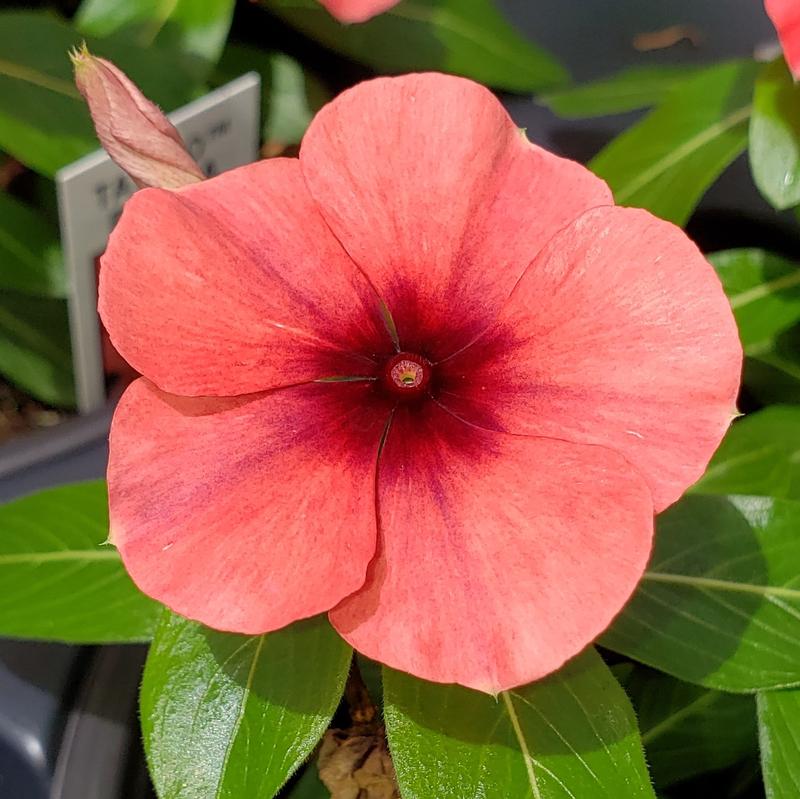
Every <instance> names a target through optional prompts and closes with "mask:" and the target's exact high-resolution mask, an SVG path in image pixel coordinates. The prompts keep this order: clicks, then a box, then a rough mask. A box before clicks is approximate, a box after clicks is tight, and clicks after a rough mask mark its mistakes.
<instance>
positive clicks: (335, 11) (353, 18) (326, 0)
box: [319, 0, 400, 22]
mask: <svg viewBox="0 0 800 799" xmlns="http://www.w3.org/2000/svg"><path fill="white" fill-rule="evenodd" d="M319 2H320V3H322V5H323V6H325V8H327V9H328V11H330V13H331V14H332V15H333V16H334V17H336V19H338V20H339V21H340V22H366V21H367V20H368V19H372V17H375V16H377V15H378V14H382V13H383V12H384V11H387V10H388V9H390V8H391V7H392V6H396V5H397V4H398V3H399V2H400V0H319Z"/></svg>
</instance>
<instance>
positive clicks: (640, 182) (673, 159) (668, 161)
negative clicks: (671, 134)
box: [614, 104, 753, 203]
mask: <svg viewBox="0 0 800 799" xmlns="http://www.w3.org/2000/svg"><path fill="white" fill-rule="evenodd" d="M752 109H753V106H752V105H750V104H748V105H746V106H742V107H741V108H737V109H736V110H735V111H731V112H730V113H729V114H728V115H727V116H725V117H723V118H722V119H720V120H717V122H715V123H714V124H713V125H709V126H708V127H707V128H705V129H704V130H701V131H700V132H699V133H696V134H695V135H694V136H692V137H691V138H690V139H689V140H688V141H685V142H684V143H683V144H682V145H680V146H679V147H676V148H675V149H674V150H671V151H670V152H669V153H668V154H667V155H665V156H664V157H663V158H661V159H659V160H658V161H656V163H654V164H653V165H652V166H651V167H649V168H648V169H645V170H644V171H643V172H640V173H639V174H638V175H637V176H636V177H635V178H634V179H633V180H632V181H631V182H630V183H628V185H627V186H625V187H623V188H621V189H618V190H617V191H616V192H615V195H614V196H615V199H616V201H617V202H618V203H623V202H625V201H626V200H628V199H630V197H631V196H632V195H634V194H635V193H636V192H637V191H639V190H640V189H641V188H643V187H644V186H646V185H647V184H648V183H652V182H653V181H654V180H656V178H659V177H661V175H663V174H664V173H665V172H667V170H669V169H671V168H672V167H673V166H675V164H678V163H680V162H681V161H682V160H684V159H685V158H688V157H689V156H690V155H692V154H693V153H694V152H696V151H697V150H699V149H700V148H701V147H703V146H704V145H706V144H708V143H709V142H711V141H713V140H714V139H715V138H717V137H718V136H721V135H722V134H723V133H726V132H727V131H728V130H730V129H731V128H734V127H736V125H738V124H739V123H741V122H744V121H745V120H746V119H747V118H748V117H749V116H750V113H751V112H752Z"/></svg>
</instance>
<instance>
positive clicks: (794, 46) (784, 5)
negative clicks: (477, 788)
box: [764, 0, 800, 79]
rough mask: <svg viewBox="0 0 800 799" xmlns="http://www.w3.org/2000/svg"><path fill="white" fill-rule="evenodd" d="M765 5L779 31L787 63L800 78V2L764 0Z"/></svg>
mask: <svg viewBox="0 0 800 799" xmlns="http://www.w3.org/2000/svg"><path fill="white" fill-rule="evenodd" d="M764 6H765V7H766V9H767V14H769V18H770V19H771V20H772V24H773V25H774V26H775V30H776V31H777V32H778V38H779V39H780V40H781V47H782V48H783V54H784V56H786V63H787V64H788V65H789V69H791V71H792V74H793V75H794V76H795V78H796V79H797V78H800V3H798V2H797V0H764Z"/></svg>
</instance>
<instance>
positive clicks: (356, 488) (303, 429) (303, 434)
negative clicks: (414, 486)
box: [108, 379, 389, 634]
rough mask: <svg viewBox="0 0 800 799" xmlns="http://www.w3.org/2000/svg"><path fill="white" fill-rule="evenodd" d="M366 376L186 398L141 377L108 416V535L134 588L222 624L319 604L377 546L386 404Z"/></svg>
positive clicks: (328, 603) (264, 622)
mask: <svg viewBox="0 0 800 799" xmlns="http://www.w3.org/2000/svg"><path fill="white" fill-rule="evenodd" d="M372 391H373V388H372V386H371V385H370V384H368V383H337V384H307V385H305V386H297V387H294V388H287V389H280V390H278V391H274V392H270V393H264V394H258V395H255V396H251V397H238V398H235V399H217V398H205V399H191V398H186V397H175V396H172V395H169V394H165V393H163V392H161V391H160V390H159V389H158V388H156V387H155V386H154V385H153V384H152V383H150V382H149V381H147V380H143V379H139V380H137V381H136V382H135V383H133V384H132V385H131V387H130V388H129V389H128V390H127V391H126V392H125V395H124V396H123V398H122V400H121V402H120V405H119V407H118V408H117V411H116V413H115V415H114V421H113V425H112V429H111V456H110V462H109V467H108V485H109V505H110V509H111V531H112V534H111V537H112V541H113V543H114V544H115V545H116V546H117V547H118V549H119V551H120V554H121V556H122V560H123V562H124V563H125V567H126V569H127V570H128V572H129V573H130V575H131V577H132V578H133V580H134V582H135V583H136V584H137V585H138V586H139V588H140V589H141V590H142V591H144V593H146V594H148V595H149V596H151V597H154V598H155V599H157V600H159V601H160V602H163V603H164V604H166V605H167V606H169V607H170V608H172V610H174V611H176V612H177V613H180V614H182V615H184V616H187V617H189V618H191V619H196V620H197V621H201V622H203V623H204V624H207V625H209V626H210V627H214V628H217V629H221V630H231V631H235V632H242V633H252V634H255V633H262V632H265V631H268V630H274V629H277V628H279V627H283V626H284V625H286V624H288V623H290V622H292V621H294V620H295V619H300V618H304V617H306V616H312V615H314V614H316V613H320V612H321V611H324V610H327V609H329V608H330V607H332V606H333V605H334V604H336V602H338V601H339V600H340V599H341V598H342V597H343V596H345V595H346V594H349V593H351V592H352V591H354V590H356V589H357V588H358V587H359V586H360V585H361V584H362V583H363V581H364V574H365V571H366V568H367V564H368V562H369V560H370V558H371V557H372V555H373V553H374V550H375V503H374V485H375V463H376V459H377V452H378V442H379V440H380V437H381V435H382V434H383V431H384V429H385V424H386V419H387V418H388V415H389V412H388V409H386V408H385V407H382V406H381V404H380V403H379V402H369V403H367V404H366V405H365V402H364V401H365V398H366V397H368V396H370V397H371V395H372Z"/></svg>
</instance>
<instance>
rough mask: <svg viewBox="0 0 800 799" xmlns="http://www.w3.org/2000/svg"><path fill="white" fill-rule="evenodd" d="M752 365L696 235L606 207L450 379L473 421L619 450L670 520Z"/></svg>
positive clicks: (541, 262) (551, 254) (564, 239)
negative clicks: (745, 365) (669, 511)
mask: <svg viewBox="0 0 800 799" xmlns="http://www.w3.org/2000/svg"><path fill="white" fill-rule="evenodd" d="M741 364H742V347H741V344H740V343H739V337H738V333H737V330H736V323H735V321H734V318H733V314H732V312H731V308H730V305H729V304H728V300H727V299H726V297H725V294H724V292H723V290H722V286H721V285H720V282H719V279H718V278H717V276H716V274H715V273H714V270H713V269H712V268H711V266H710V265H709V263H708V262H707V261H706V260H705V258H704V257H703V255H702V254H701V253H700V252H699V250H698V249H697V247H696V246H695V245H694V244H693V243H692V242H691V241H690V240H689V238H688V237H687V236H686V235H685V234H684V233H683V231H681V230H680V229H679V228H677V227H675V226H674V225H672V224H670V223H669V222H664V221H663V220H660V219H657V218H656V217H654V216H652V215H651V214H649V213H647V212H646V211H642V210H639V209H633V208H598V209H595V210H593V211H589V212H587V213H586V214H585V215H584V216H582V217H581V218H580V219H578V220H577V221H576V222H575V223H574V224H573V225H571V226H569V227H568V228H566V229H565V230H563V231H562V232H561V233H559V234H558V235H557V236H555V237H554V238H553V240H552V241H551V242H550V244H549V245H548V246H547V248H546V249H545V250H544V251H543V252H542V253H541V254H540V255H539V257H538V258H537V259H536V260H535V261H534V262H533V264H531V266H530V268H529V269H528V270H527V272H526V273H525V275H524V277H523V278H522V279H521V280H520V282H519V285H518V286H517V288H516V289H515V291H514V293H513V295H512V297H511V299H510V300H509V302H508V304H507V305H506V307H505V309H504V310H503V312H502V314H501V315H500V317H499V318H498V320H497V322H496V323H495V324H494V325H493V326H492V327H490V328H489V329H488V330H487V331H486V332H485V334H484V335H482V336H481V337H480V338H479V339H478V340H477V341H476V342H475V343H474V344H473V345H472V346H470V347H467V348H466V349H465V350H464V351H462V352H461V353H459V354H458V355H456V356H455V357H454V358H452V359H451V360H450V361H448V362H447V363H445V364H442V365H441V366H440V367H438V368H439V369H440V374H441V375H442V378H441V380H442V382H441V385H442V393H441V400H442V402H443V403H444V404H445V405H446V406H447V407H448V408H450V409H452V410H453V411H454V412H455V413H457V414H458V415H459V416H462V417H463V418H465V419H467V420H469V421H471V422H473V423H475V424H479V425H482V426H484V427H488V428H491V429H496V430H505V431H507V432H512V433H522V434H526V435H536V436H548V437H551V438H558V439H567V440H570V441H577V442H581V443H586V444H600V445H603V446H606V447H608V448H610V449H613V450H616V451H617V452H619V453H621V454H622V455H624V456H625V457H626V458H627V459H628V460H629V461H630V462H631V463H632V464H633V465H634V466H636V467H637V468H638V469H639V470H640V471H641V473H642V475H643V476H644V478H645V479H646V480H647V482H648V484H649V485H650V488H651V490H652V492H653V498H654V501H655V506H656V510H657V511H660V510H662V509H663V508H665V507H666V506H667V505H669V504H671V503H672V502H674V501H675V500H676V499H677V498H678V497H679V496H680V495H681V494H682V493H683V492H684V491H685V490H686V489H687V488H688V487H689V486H690V485H691V484H692V483H694V482H695V481H696V480H697V479H698V478H699V477H700V475H701V474H702V473H703V471H704V469H705V467H706V466H707V464H708V461H709V459H710V458H711V455H712V454H713V453H714V450H715V449H716V448H717V446H718V445H719V442H720V441H721V439H722V436H723V435H724V434H725V431H726V430H727V429H728V425H729V424H730V422H731V420H732V419H733V418H734V416H735V414H736V410H735V403H736V395H737V393H738V389H739V379H740V373H741Z"/></svg>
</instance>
